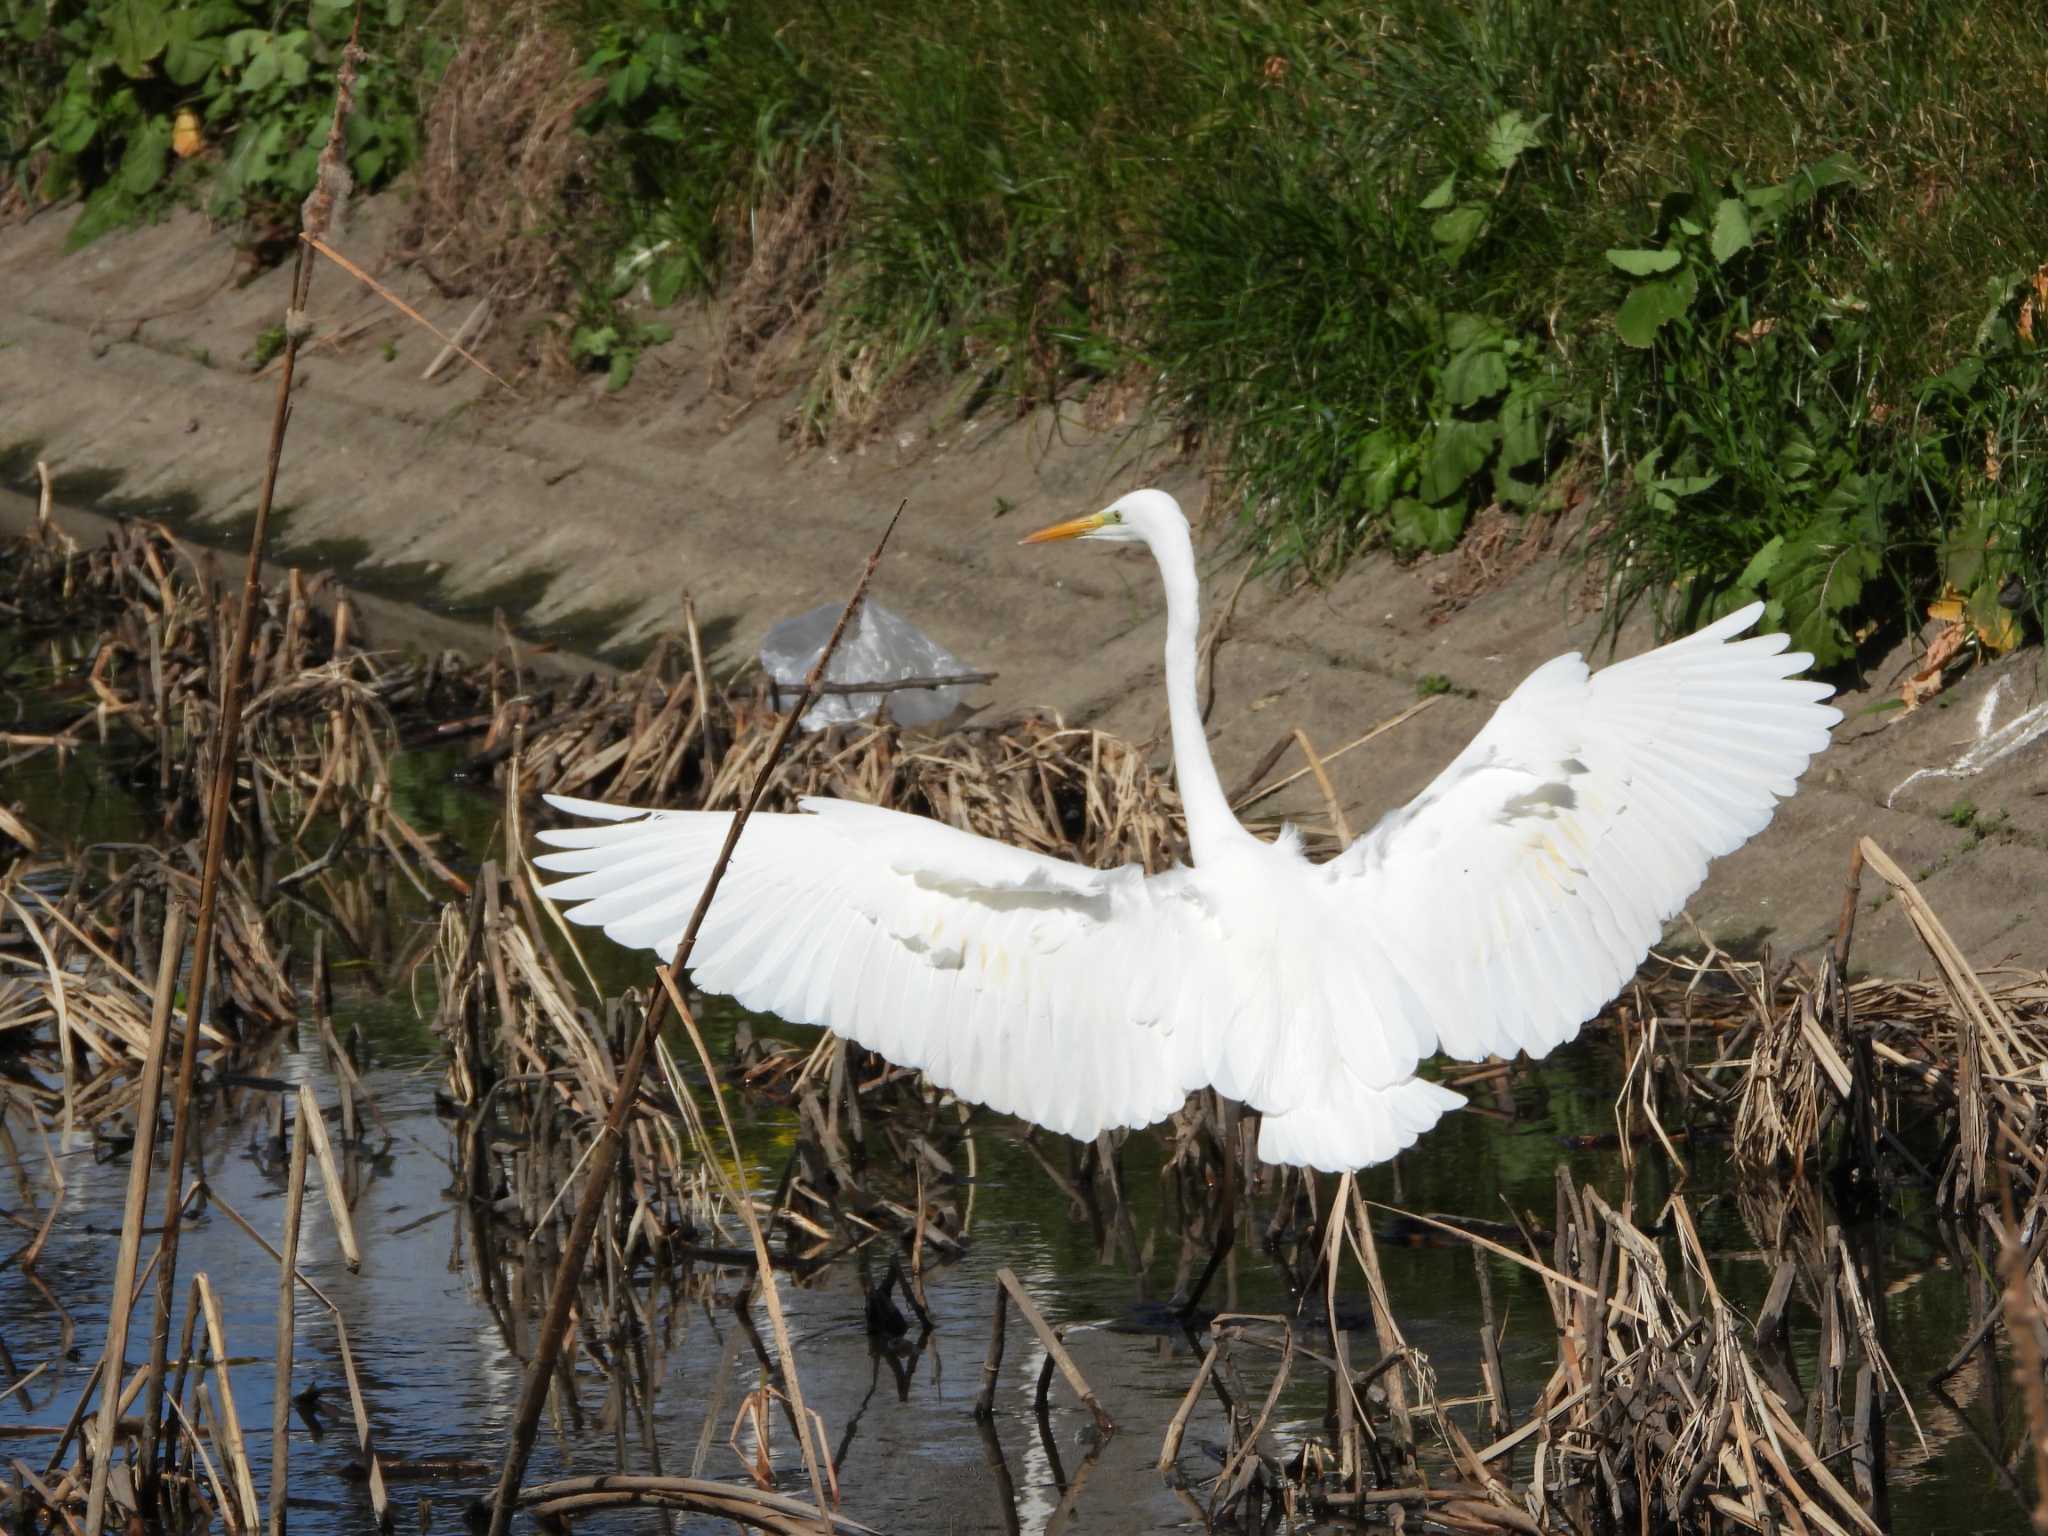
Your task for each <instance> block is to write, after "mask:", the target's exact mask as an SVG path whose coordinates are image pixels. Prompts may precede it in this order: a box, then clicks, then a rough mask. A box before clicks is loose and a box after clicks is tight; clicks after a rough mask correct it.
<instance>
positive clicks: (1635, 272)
mask: <svg viewBox="0 0 2048 1536" xmlns="http://www.w3.org/2000/svg"><path fill="white" fill-rule="evenodd" d="M1607 259H1608V261H1609V262H1610V263H1612V264H1613V265H1615V266H1617V267H1619V268H1621V270H1622V271H1624V272H1626V273H1627V274H1628V275H1629V276H1630V277H1655V276H1656V275H1657V274H1658V273H1659V272H1669V271H1670V270H1671V269H1672V268H1673V267H1675V266H1677V265H1678V264H1679V262H1681V261H1683V260H1684V259H1685V258H1684V257H1683V256H1682V255H1680V254H1679V252H1677V251H1674V250H1673V249H1671V247H1670V246H1668V245H1667V246H1664V247H1662V248H1660V249H1658V250H1654V251H1645V250H1633V251H1632V250H1621V249H1616V250H1611V251H1609V252H1608V253H1607Z"/></svg>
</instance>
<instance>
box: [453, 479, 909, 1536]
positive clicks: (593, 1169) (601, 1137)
mask: <svg viewBox="0 0 2048 1536" xmlns="http://www.w3.org/2000/svg"><path fill="white" fill-rule="evenodd" d="M905 505H907V503H905ZM902 516H903V506H898V507H897V508H896V514H895V516H894V517H891V518H890V519H889V525H888V527H886V528H884V529H883V530H882V536H881V538H879V539H878V540H876V541H875V548H874V552H873V553H872V554H870V555H869V556H868V561H867V565H866V566H865V567H864V568H863V569H862V571H861V573H860V580H859V581H857V582H856V583H854V588H853V596H852V597H851V598H849V599H848V600H847V603H846V607H845V608H844V609H843V610H842V611H841V612H840V615H839V622H838V623H837V624H835V625H833V626H832V633H831V635H830V636H829V637H828V638H827V639H826V641H825V647H824V649H823V650H821V651H819V652H818V659H817V660H816V661H815V662H813V663H812V664H811V670H810V674H809V675H808V676H807V677H806V678H805V679H804V692H803V697H802V698H801V699H799V700H798V701H797V706H796V708H795V709H793V710H791V711H790V712H789V713H788V714H787V715H784V716H783V717H782V721H781V723H780V724H779V725H778V726H777V727H776V731H775V739H774V741H772V742H771V743H770V744H769V747H768V755H767V757H766V759H765V760H764V761H763V762H762V764H761V768H760V771H759V772H758V773H757V774H756V775H755V777H754V784H753V789H752V791H751V792H750V793H749V794H748V796H747V799H746V803H745V804H743V805H742V806H741V807H740V809H739V810H738V812H737V813H736V814H735V815H734V816H733V818H732V823H731V825H730V826H728V827H727V828H726V833H725V844H724V846H723V847H721V848H720V849H719V851H718V859H717V862H716V863H714V864H713V865H712V866H711V878H710V879H709V880H707V881H706V882H705V884H704V891H703V894H702V895H700V896H699V897H698V898H697V906H696V910H694V911H693V912H691V914H690V922H689V926H688V927H687V928H685V929H684V930H683V937H682V941H681V942H680V943H679V944H678V945H677V946H676V952H675V957H674V958H673V959H672V960H671V961H670V962H669V966H668V969H669V972H670V973H671V974H672V975H683V974H686V972H687V967H688V965H689V959H690V951H691V950H692V949H694V948H695V947H696V943H697V930H698V928H699V927H701V926H702V925H703V922H704V914H705V913H706V912H708V911H709V910H710V909H711V898H712V896H713V895H714V894H715V893H716V892H717V890H718V883H719V881H720V880H722V879H723V878H724V877H725V871H726V867H727V865H729V864H730V863H731V862H732V852H733V848H734V847H735V846H736V845H737V844H738V842H739V838H740V833H741V831H742V830H744V829H745V827H746V824H747V819H748V818H749V817H750V816H752V815H753V813H754V807H755V806H757V805H759V804H760V803H761V797H762V795H764V794H765V793H767V789H768V781H769V779H770V778H772V777H773V776H774V773H775V769H776V765H777V764H779V763H780V762H781V761H782V755H783V753H784V752H785V751H787V750H788V748H789V739H790V737H791V736H792V735H793V734H794V733H795V730H796V723H797V721H798V720H799V719H801V718H802V716H803V714H804V712H805V711H806V710H807V709H809V708H810V705H811V701H812V699H814V698H815V697H816V696H817V688H818V684H819V683H820V682H822V681H823V680H824V677H825V668H826V666H827V665H828V664H829V663H830V662H831V660H832V656H833V653H834V652H836V651H837V650H838V649H839V641H840V639H841V637H842V636H844V635H845V633H846V626H847V623H848V621H849V620H851V619H852V617H853V615H854V613H855V612H856V611H857V610H858V609H859V608H860V604H861V599H862V598H864V597H866V596H867V590H868V583H869V582H871V581H873V580H874V576H875V569H876V567H878V566H879V565H880V564H881V563H882V551H883V550H884V549H885V548H887V547H888V543H889V536H890V535H891V534H892V533H894V532H895V531H896V524H897V521H898V520H899V519H900V518H901V517H902ZM668 1006H669V989H668V988H667V987H666V986H661V987H656V988H655V989H654V992H653V994H652V995H651V996H650V997H649V998H648V1000H647V1010H646V1012H645V1013H644V1014H643V1015H642V1016H641V1019H640V1028H639V1031H638V1032H637V1033H636V1034H635V1035H634V1037H633V1049H632V1051H631V1052H630V1053H629V1054H628V1055H627V1057H626V1061H625V1065H624V1066H623V1067H621V1068H620V1070H619V1076H618V1083H617V1086H616V1089H615V1091H614V1092H613V1095H612V1102H611V1107H610V1109H609V1110H608V1111H607V1112H606V1114H605V1119H604V1124H603V1126H602V1127H601V1128H600V1129H599V1131H598V1134H597V1145H596V1155H595V1156H594V1157H592V1159H591V1163H590V1167H589V1169H588V1171H587V1172H586V1173H585V1175H584V1178H585V1183H584V1186H583V1196H582V1198H581V1200H579V1201H578V1202H577V1206H576V1217H575V1220H574V1221H573V1222H572V1223H571V1225H570V1227H569V1236H568V1239H567V1241H565V1242H564V1243H563V1245H562V1258H561V1262H560V1264H559V1265H557V1267H556V1269H555V1279H554V1284H553V1286H552V1288H551V1289H550V1291H549V1294H548V1311H547V1316H546V1317H545V1318H544V1319H543V1320H542V1322H541V1327H540V1333H539V1336H538V1337H537V1338H536V1339H535V1341H534V1351H533V1358H532V1359H531V1360H530V1361H529V1362H528V1363H527V1368H526V1382H525V1384H524V1386H523V1387H522V1388H521V1390H520V1395H519V1413H518V1416H517V1417H516V1418H515V1419H514V1420H513V1423H512V1441H511V1444H509V1445H508V1446H507V1447H506V1448H505V1465H504V1468H503V1470H502V1471H501V1472H500V1473H499V1476H498V1487H497V1491H496V1492H495V1493H494V1494H493V1495H492V1497H491V1525H490V1536H505V1532H506V1531H507V1529H508V1528H509V1527H510V1526H511V1523H512V1511H513V1509H514V1507H515V1506H516V1504H517V1502H518V1498H519V1484H520V1481H521V1480H522V1479H523V1478H524V1477H525V1476H526V1463H527V1459H528V1457H530V1456H531V1455H532V1454H533V1437H534V1435H535V1434H536V1433H537V1432H538V1431H539V1429H540V1415H541V1410H542V1408H543V1407H544V1406H545V1405H546V1403H547V1397H548V1392H549V1390H550V1387H551V1384H552V1382H553V1380H554V1374H555V1364H556V1362H557V1361H558V1360H559V1359H560V1358H561V1353H562V1338H563V1335H564V1334H565V1333H567V1332H568V1328H569V1313H570V1311H571V1310H572V1309H573V1308H574V1306H575V1301H576V1290H577V1287H578V1285H579V1284H580V1283H581V1282H582V1279H583V1265H584V1260H585V1258H586V1257H587V1255H588V1252H589V1249H590V1242H591V1237H592V1235H593V1234H594V1233H595V1232H596V1230H597V1222H598V1217H599V1215H600V1214H601V1212H602V1211H603V1209H604V1197H605V1191H606V1190H607V1189H608V1188H609V1187H610V1185H611V1179H612V1172H613V1170H614V1169H615V1168H616V1167H617V1165H618V1158H619V1149H620V1146H621V1144H622V1143H623V1141H624V1131H625V1124H626V1115H627V1113H628V1112H629V1111H630V1109H631V1108H632V1105H633V1102H634V1101H635V1100H636V1099H637V1098H638V1097H639V1096H640V1079H641V1078H642V1076H644V1075H645V1073H646V1071H647V1057H648V1054H649V1052H650V1050H651V1049H652V1047H653V1041H654V1038H655V1036H656V1035H658V1034H659V1033H660V1032H661V1023H662V1017H663V1015H664V1014H665V1013H666V1012H667V1011H668ZM766 1267H767V1266H766V1263H765V1261H764V1262H763V1268H764V1269H765V1268H766ZM790 1379H791V1380H792V1381H794V1379H795V1372H794V1371H793V1370H792V1371H791V1372H790ZM792 1399H793V1400H792V1404H791V1406H792V1407H795V1408H796V1409H797V1412H798V1422H799V1423H801V1422H802V1406H801V1402H800V1400H797V1399H796V1398H795V1395H794V1394H792ZM799 1438H802V1436H801V1434H800V1435H799ZM804 1459H805V1461H806V1463H807V1464H808V1463H811V1457H810V1456H809V1454H808V1453H807V1454H806V1456H805V1458H804ZM811 1484H812V1493H813V1496H814V1497H815V1498H816V1500H817V1505H818V1511H819V1514H820V1516H821V1517H822V1516H823V1514H824V1511H825V1507H826V1506H825V1493H824V1487H823V1485H822V1483H821V1482H820V1481H819V1478H818V1473H817V1468H816V1466H815V1464H812V1465H811Z"/></svg>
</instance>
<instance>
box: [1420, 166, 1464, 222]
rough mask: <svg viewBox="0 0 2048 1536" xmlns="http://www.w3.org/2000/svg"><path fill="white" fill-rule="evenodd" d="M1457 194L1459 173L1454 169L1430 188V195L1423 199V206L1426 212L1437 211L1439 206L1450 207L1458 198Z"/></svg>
mask: <svg viewBox="0 0 2048 1536" xmlns="http://www.w3.org/2000/svg"><path fill="white" fill-rule="evenodd" d="M1457 196H1458V173H1457V172H1456V171H1453V172H1451V174H1450V175H1448V176H1446V177H1445V178H1444V179H1443V180H1442V181H1440V182H1438V183H1437V184H1436V185H1435V186H1434V187H1432V188H1431V189H1430V192H1429V196H1427V197H1425V198H1424V199H1423V200H1422V205H1421V206H1422V209H1423V211H1424V212H1426V213H1435V212H1436V211H1437V210H1438V209H1439V208H1448V207H1450V206H1451V204H1452V203H1453V202H1455V201H1456V200H1457Z"/></svg>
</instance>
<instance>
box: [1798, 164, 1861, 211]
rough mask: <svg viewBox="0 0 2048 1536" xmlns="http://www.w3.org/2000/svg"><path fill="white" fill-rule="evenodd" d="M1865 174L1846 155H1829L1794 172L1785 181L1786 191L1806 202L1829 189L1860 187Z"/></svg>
mask: <svg viewBox="0 0 2048 1536" xmlns="http://www.w3.org/2000/svg"><path fill="white" fill-rule="evenodd" d="M1862 185H1863V173H1862V172H1861V171H1859V170H1858V169H1856V162H1855V161H1854V160H1851V159H1850V158H1849V157H1848V156H1847V155H1844V154H1833V155H1828V156H1827V157H1825V158H1824V159H1820V160H1816V161H1814V162H1813V164H1811V165H1809V166H1806V167H1805V168H1803V169H1801V170H1797V171H1794V172H1793V173H1792V174H1791V175H1790V176H1787V177H1786V178H1785V181H1784V186H1785V189H1786V191H1787V192H1788V193H1789V194H1790V195H1791V196H1792V197H1793V198H1795V199H1798V200H1800V201H1804V200H1805V199H1807V198H1810V197H1812V196H1814V195H1815V194H1816V193H1818V192H1823V191H1826V190H1827V189H1828V188H1829V187H1843V186H1848V187H1860V186H1862Z"/></svg>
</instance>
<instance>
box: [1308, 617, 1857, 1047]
mask: <svg viewBox="0 0 2048 1536" xmlns="http://www.w3.org/2000/svg"><path fill="white" fill-rule="evenodd" d="M1761 612H1762V605H1761V604H1755V605H1752V606H1750V607H1748V608H1744V609H1743V610H1741V611H1740V612H1738V613H1732V614H1730V615H1728V616H1727V617H1726V618H1724V619H1722V620H1720V621H1719V622H1717V623H1715V624H1713V625H1711V626H1709V627H1708V628H1706V629H1703V630H1701V631H1699V632H1698V633H1697V634H1694V635H1690V636H1688V637H1686V638H1685V639H1683V640H1679V641H1677V642H1675V643H1673V644H1671V645H1667V646H1663V647H1662V648H1660V649H1658V650H1654V651H1650V652H1647V653H1645V654H1644V655H1641V656H1637V657H1634V658H1632V659H1630V660H1628V661H1623V662H1619V663H1617V664H1615V665H1613V666H1610V667H1605V668H1603V669H1602V670H1600V671H1599V672H1589V671H1588V669H1587V666H1586V663H1585V661H1584V660H1583V659H1582V658H1581V657H1580V656H1578V655H1577V654H1576V653H1574V654H1571V655H1568V656H1560V657H1558V658H1557V659H1556V660H1554V661H1551V662H1549V663H1547V664H1546V665H1544V666H1542V667H1539V668H1538V669H1537V670H1536V671H1535V672H1534V673H1532V674H1531V675H1530V676H1529V677H1528V678H1527V680H1525V681H1524V682H1523V683H1522V685H1521V686H1520V687H1519V688H1517V689H1516V690H1515V691H1514V692H1513V693H1512V694H1510V695H1509V696H1508V699H1507V701H1506V702H1505V703H1503V704H1502V705H1501V707H1500V708H1499V709H1498V710H1497V711H1496V712H1495V713H1494V716H1493V718H1492V719H1491V720H1490V721H1488V722H1487V724H1486V728H1485V729H1484V730H1482V731H1481V732H1480V733H1479V735H1478V736H1477V737H1475V738H1474V739H1473V741H1472V744H1471V745H1470V746H1468V747H1467V748H1466V749H1465V750H1464V751H1463V752H1462V753H1460V754H1459V756H1458V758H1457V760H1456V761H1454V762H1453V763H1452V764H1451V765H1450V767H1448V768H1446V769H1445V770H1444V771H1443V772H1442V773H1441V774H1439V775H1438V776H1437V778H1436V779H1435V781H1434V782H1432V783H1431V784H1430V786H1429V787H1428V788H1427V789H1425V790H1424V791H1423V792H1422V793H1421V794H1420V795H1418V796H1416V798H1415V799H1414V800H1412V801H1410V802H1409V803H1408V804H1407V805H1406V806H1404V807H1402V808H1401V809H1400V810H1397V811H1395V812H1393V813H1392V814H1390V815H1388V816H1387V817H1386V818H1385V819H1384V820H1382V821H1381V822H1380V823H1379V825H1377V826H1376V827H1374V828H1373V830H1372V831H1371V832H1370V833H1369V834H1367V835H1366V836H1365V837H1363V838H1361V839H1360V840H1359V841H1358V842H1357V843H1356V844H1354V845H1353V846H1352V847H1351V848H1350V849H1349V850H1348V851H1347V852H1346V853H1345V854H1344V855H1343V857H1341V858H1339V859H1336V860H1333V861H1332V862H1331V863H1330V864H1328V865H1326V866H1324V875H1325V877H1326V878H1327V879H1328V880H1329V881H1330V883H1331V889H1332V894H1333V895H1335V896H1337V897H1338V898H1339V899H1340V900H1345V901H1347V902H1349V903H1353V904H1355V910H1356V911H1357V913H1358V915H1359V916H1360V917H1362V918H1363V919H1365V920H1366V921H1367V922H1368V923H1369V924H1370V925H1371V926H1372V928H1373V929H1374V930H1375V931H1376V932H1379V933H1383V934H1386V935H1387V936H1388V937H1389V939H1390V940H1391V941H1392V942H1391V943H1390V944H1389V945H1388V946H1387V948H1388V950H1389V952H1390V953H1391V955H1392V956H1394V957H1395V959H1396V961H1397V963H1399V965H1400V971H1401V976H1402V980H1403V981H1404V982H1405V983H1406V984H1407V986H1408V987H1409V988H1411V989H1412V990H1413V991H1414V993H1415V995H1416V997H1417V998H1418V999H1419V1001H1420V1003H1421V1005H1422V1008H1423V1010H1424V1011H1423V1014H1422V1016H1421V1017H1420V1018H1419V1019H1418V1021H1417V1022H1418V1024H1419V1025H1420V1026H1421V1032H1422V1033H1423V1035H1424V1036H1425V1048H1427V1046H1428V1045H1429V1044H1430V1043H1432V1037H1433V1043H1434V1044H1435V1045H1437V1046H1438V1047H1440V1048H1441V1049H1442V1050H1444V1051H1445V1052H1447V1053H1449V1054H1450V1055H1453V1056H1458V1057H1461V1058H1464V1059H1466V1060H1477V1059H1478V1058H1480V1057H1482V1056H1485V1055H1487V1054H1489V1053H1497V1054H1501V1055H1512V1054H1513V1053H1514V1052H1515V1051H1516V1050H1518V1049H1519V1050H1526V1051H1528V1052H1529V1053H1530V1054H1531V1055H1541V1054H1543V1053H1544V1052H1545V1051H1548V1050H1550V1049H1551V1048H1552V1047H1553V1046H1556V1045H1557V1044H1559V1043H1560V1042H1562V1041H1564V1040H1568V1039H1570V1038H1571V1037H1572V1036H1573V1035H1575V1034H1576V1033H1577V1032H1578V1028H1579V1026H1580V1025H1581V1024H1582V1023H1584V1022H1585V1021H1586V1020H1587V1019H1589V1018H1591V1017H1592V1016H1593V1015H1594V1014H1595V1013H1596V1012H1598V1011H1599V1009H1600V1008H1601V1006H1602V1005H1603V1004H1605V1003H1606V1002H1607V1001H1608V1000H1609V999H1610V998H1612V997H1613V996H1614V995H1615V994H1616V993H1617V992H1618V991H1620V989H1621V988H1622V986H1623V985H1624V984H1626V982H1627V981H1628V979H1629V977H1630V976H1632V975H1633V974H1634V973H1635V968H1636V966H1637V965H1638V964H1640V963H1641V961H1642V959H1643V957H1644V955H1645V954H1647V953H1648V951H1649V948H1650V946H1651V945H1652V944H1654V943H1655V942H1656V941H1657V939H1658V937H1659V936H1660V935H1661V934H1662V932H1663V929H1664V925H1665V924H1666V923H1667V922H1669V921H1670V919H1671V918H1673V917H1674V916H1676V915H1677V913H1678V911H1679V909H1680V908H1681V907H1682V906H1683V905H1684V903H1685V900H1686V898H1687V897H1688V896H1690V895H1691V894H1692V893H1693V892H1694V891H1695V890H1697V889H1698V888H1699V885H1700V882H1701V881H1702V880H1704V879H1705V878H1706V873H1707V863H1708V861H1709V860H1710V859H1714V858H1717V857H1719V856H1720V855H1722V854H1724V853H1730V852H1732V851H1733V850H1735V849H1736V848H1739V847H1741V846H1742V844H1744V843H1745V842H1747V841H1748V840H1749V839H1750V838H1752V837H1754V836H1755V835H1756V834H1757V833H1758V832H1760V831H1762V830H1763V828H1764V826H1765V824H1766V823H1767V822H1769V821H1770V819H1771V815H1772V813H1773V812H1774V811H1775V810H1776V809H1777V804H1778V801H1779V800H1781V799H1783V798H1785V797H1786V796H1789V795H1790V794H1792V792H1793V790H1794V788H1795V786H1796V783H1797V781H1798V778H1799V776H1800V774H1802V773H1803V772H1805V770H1806V765H1807V763H1808V762H1809V761H1810V760H1811V759H1812V758H1813V757H1814V755H1815V754H1816V753H1818V752H1820V751H1821V750H1822V749H1823V748H1825V747H1826V746H1827V744H1828V731H1829V728H1830V727H1831V726H1833V725H1834V724H1835V723H1836V722H1837V721H1839V720H1840V719H1841V718H1842V716H1841V711H1839V710H1837V709H1833V708H1830V707H1829V706H1827V705H1825V704H1823V703H1822V702H1821V701H1822V700H1824V699H1826V698H1827V697H1828V695H1829V694H1830V693H1831V692H1832V691H1833V690H1831V689H1830V688H1829V687H1828V686H1827V685H1826V684H1824V683H1815V682H1806V681H1801V680H1799V679H1798V678H1796V677H1795V675H1794V674H1796V673H1799V672H1803V671H1805V670H1806V668H1807V667H1809V666H1811V665H1812V662H1813V658H1812V657H1811V656H1806V655H1802V654H1798V653H1788V652H1787V651H1786V649H1785V647H1786V645H1787V640H1786V637H1785V636H1783V635H1762V636H1758V637H1756V638H1753V639H1749V640H1736V639H1734V637H1735V636H1737V635H1739V634H1741V633H1742V631H1744V630H1746V629H1747V628H1749V626H1750V625H1752V624H1753V623H1755V622H1756V619H1757V616H1758V614H1759V613H1761Z"/></svg>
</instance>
